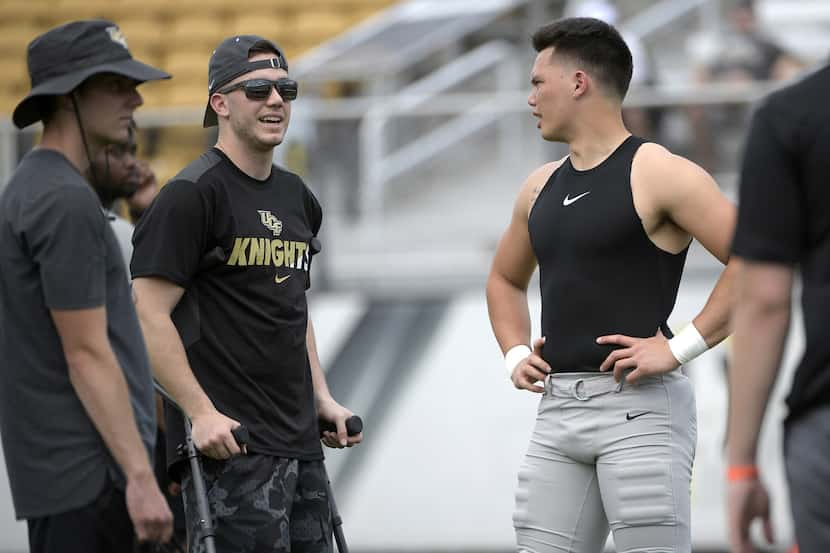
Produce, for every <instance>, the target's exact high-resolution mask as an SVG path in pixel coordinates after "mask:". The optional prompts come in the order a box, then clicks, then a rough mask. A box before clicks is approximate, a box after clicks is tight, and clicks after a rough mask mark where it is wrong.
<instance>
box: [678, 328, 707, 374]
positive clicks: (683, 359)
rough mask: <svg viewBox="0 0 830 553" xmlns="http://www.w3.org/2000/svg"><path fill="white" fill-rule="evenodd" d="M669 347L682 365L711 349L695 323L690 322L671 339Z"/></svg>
mask: <svg viewBox="0 0 830 553" xmlns="http://www.w3.org/2000/svg"><path fill="white" fill-rule="evenodd" d="M669 349H671V352H672V354H674V357H675V358H676V359H677V361H678V362H679V363H680V364H681V365H685V364H686V363H688V362H689V361H691V360H692V359H694V358H695V357H697V356H698V355H700V354H701V353H703V352H704V351H706V350H708V349H709V346H707V345H706V340H704V339H703V336H701V335H700V332H698V330H697V328H695V325H693V324H691V323H689V324H688V325H687V326H686V328H684V329H683V330H681V331H680V332H678V333H677V335H676V336H675V337H674V338H672V339H671V340H669Z"/></svg>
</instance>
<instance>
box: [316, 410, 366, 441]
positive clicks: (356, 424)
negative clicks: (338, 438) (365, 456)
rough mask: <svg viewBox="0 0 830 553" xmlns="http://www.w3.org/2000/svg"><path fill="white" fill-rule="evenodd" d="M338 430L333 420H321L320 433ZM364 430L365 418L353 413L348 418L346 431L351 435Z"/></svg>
mask: <svg viewBox="0 0 830 553" xmlns="http://www.w3.org/2000/svg"><path fill="white" fill-rule="evenodd" d="M325 431H328V432H337V426H335V424H334V423H333V422H329V421H322V420H321V421H320V435H321V436H322V435H323V432H325ZM361 432H363V419H361V418H360V417H358V416H357V415H352V416H351V417H349V418H348V419H346V433H347V434H348V435H349V436H357V435H358V434H360V433H361Z"/></svg>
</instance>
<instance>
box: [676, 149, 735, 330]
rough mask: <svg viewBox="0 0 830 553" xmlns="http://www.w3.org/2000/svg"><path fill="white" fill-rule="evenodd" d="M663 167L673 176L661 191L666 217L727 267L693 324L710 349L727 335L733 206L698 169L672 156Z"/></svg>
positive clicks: (731, 276)
mask: <svg viewBox="0 0 830 553" xmlns="http://www.w3.org/2000/svg"><path fill="white" fill-rule="evenodd" d="M665 163H666V165H665V166H661V169H662V170H664V171H667V174H666V176H668V175H669V174H671V175H674V179H673V180H672V181H669V182H671V186H665V187H664V190H665V192H666V195H665V196H664V198H663V200H662V201H663V202H664V203H665V206H666V213H667V215H668V217H669V218H670V219H671V221H673V222H674V223H675V224H676V225H677V226H678V227H680V228H681V229H682V230H684V231H686V232H688V233H689V234H690V235H691V236H692V237H693V238H695V239H696V240H697V241H698V242H700V244H701V245H702V246H703V247H704V248H706V250H707V251H709V253H711V254H712V255H713V256H715V257H716V258H717V259H718V260H719V261H720V262H721V263H723V264H724V265H726V268H725V269H724V271H723V273H721V276H720V278H719V279H718V282H717V284H716V285H715V287H714V288H713V289H712V293H711V294H710V295H709V299H708V300H707V302H706V305H704V307H703V309H702V310H701V311H700V313H699V314H698V315H697V316H696V317H695V318H694V321H693V322H694V325H695V327H696V328H697V329H698V331H699V332H700V334H701V335H702V336H703V339H704V340H705V341H706V344H707V345H708V346H709V347H713V346H715V345H717V344H719V343H720V342H721V341H723V340H724V339H725V338H726V337H727V336H728V335H729V320H730V313H731V307H732V287H733V286H734V280H735V268H734V263H731V262H730V261H729V247H730V245H731V242H732V236H733V233H734V230H735V221H736V218H737V214H736V210H735V206H734V204H732V202H730V201H729V200H728V199H727V198H726V197H725V196H724V195H723V193H722V192H721V191H720V189H719V188H718V185H717V183H715V181H714V179H712V177H711V176H710V175H709V174H708V173H707V172H706V171H704V170H703V169H701V168H700V167H699V166H697V165H695V164H694V163H692V162H690V161H688V160H686V159H684V158H682V157H679V156H674V155H671V154H669V157H668V159H666V160H665Z"/></svg>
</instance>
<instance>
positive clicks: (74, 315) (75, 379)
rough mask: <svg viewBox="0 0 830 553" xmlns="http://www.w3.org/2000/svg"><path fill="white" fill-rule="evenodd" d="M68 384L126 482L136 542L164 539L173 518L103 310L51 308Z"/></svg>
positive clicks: (99, 308) (168, 536)
mask: <svg viewBox="0 0 830 553" xmlns="http://www.w3.org/2000/svg"><path fill="white" fill-rule="evenodd" d="M51 316H52V320H53V321H54V323H55V328H56V329H57V331H58V335H59V336H60V339H61V345H62V347H63V352H64V356H65V357H66V363H67V366H68V368H69V380H70V382H71V383H72V387H73V388H74V389H75V392H76V393H77V394H78V398H79V399H80V400H81V403H82V404H83V406H84V409H85V410H86V412H87V414H88V415H89V418H90V419H91V420H92V422H93V424H94V425H95V428H96V429H97V430H98V432H99V433H100V434H101V437H102V438H103V440H104V443H105V444H106V445H107V448H108V449H109V450H110V452H111V453H112V456H113V457H114V458H115V461H116V462H117V463H118V465H119V466H120V467H121V469H122V471H123V472H124V475H125V476H126V478H127V504H128V510H129V512H130V518H131V519H132V521H133V524H134V525H135V528H136V532H137V534H138V536H139V539H142V540H161V541H167V540H168V539H169V538H170V535H171V533H172V515H171V514H170V510H169V509H168V507H167V503H166V502H165V500H164V498H163V496H162V495H161V492H160V491H159V489H158V485H157V484H156V481H155V475H154V473H153V469H152V467H151V466H150V457H149V454H148V453H147V450H146V449H145V448H144V444H143V443H142V441H141V437H140V435H139V433H138V427H137V426H136V422H135V417H134V415H133V410H132V404H131V403H130V395H129V390H128V388H127V382H126V380H125V379H124V374H123V372H122V369H121V367H120V365H119V364H118V360H117V359H116V357H115V354H114V353H113V351H112V348H111V346H110V344H109V339H108V338H107V315H106V310H105V308H103V307H98V308H93V309H79V310H58V309H53V310H51Z"/></svg>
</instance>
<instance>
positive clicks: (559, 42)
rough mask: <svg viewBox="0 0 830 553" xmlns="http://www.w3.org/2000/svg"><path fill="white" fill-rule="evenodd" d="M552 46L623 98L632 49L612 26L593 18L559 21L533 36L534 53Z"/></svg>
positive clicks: (629, 70) (555, 52)
mask: <svg viewBox="0 0 830 553" xmlns="http://www.w3.org/2000/svg"><path fill="white" fill-rule="evenodd" d="M551 47H553V50H554V55H556V56H564V57H567V58H570V59H572V60H573V61H575V62H577V63H579V64H583V65H585V67H586V69H587V70H588V72H589V73H591V74H592V76H593V77H594V78H596V79H597V80H598V81H599V82H600V83H602V84H603V85H604V86H605V88H606V89H607V90H608V91H609V92H614V93H616V94H617V95H619V97H620V100H622V99H623V98H625V94H626V93H627V92H628V85H629V84H630V83H631V73H632V72H633V71H634V64H633V61H632V59H631V50H629V49H628V45H627V44H626V43H625V41H624V40H623V38H622V36H620V33H619V32H618V31H617V29H615V28H614V27H613V26H611V25H609V24H608V23H605V22H604V21H600V20H599V19H594V18H592V17H569V18H565V19H559V20H557V21H554V22H553V23H548V24H547V25H543V26H542V27H540V28H539V29H537V30H536V32H535V33H533V48H535V49H536V51H537V52H541V51H542V50H545V49H547V48H551Z"/></svg>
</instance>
